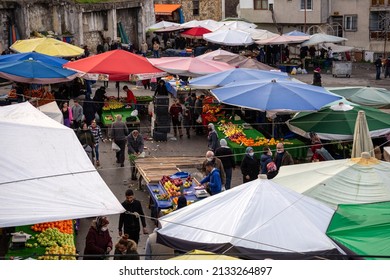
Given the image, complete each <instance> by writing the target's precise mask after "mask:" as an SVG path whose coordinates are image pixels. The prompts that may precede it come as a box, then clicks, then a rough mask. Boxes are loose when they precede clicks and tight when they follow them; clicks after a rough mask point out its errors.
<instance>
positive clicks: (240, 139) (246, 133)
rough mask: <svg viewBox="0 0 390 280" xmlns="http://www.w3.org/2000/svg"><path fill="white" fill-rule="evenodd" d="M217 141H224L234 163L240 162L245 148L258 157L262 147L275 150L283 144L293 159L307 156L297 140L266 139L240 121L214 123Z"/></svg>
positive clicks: (301, 144) (305, 148)
mask: <svg viewBox="0 0 390 280" xmlns="http://www.w3.org/2000/svg"><path fill="white" fill-rule="evenodd" d="M215 130H216V131H217V134H218V138H219V139H222V138H224V139H226V141H227V143H228V146H229V147H230V148H231V149H232V151H233V154H234V159H235V161H236V162H241V161H242V159H243V157H244V155H245V149H246V147H253V149H254V151H255V153H256V154H257V155H258V156H259V154H261V153H262V152H263V148H264V146H269V147H270V148H271V150H275V148H276V144H277V143H279V142H283V143H284V147H285V149H286V150H287V151H288V152H289V153H290V154H291V156H292V157H293V158H294V159H303V158H306V155H307V147H306V146H305V144H304V143H303V142H302V141H300V140H297V139H288V140H285V139H279V140H278V139H274V138H271V139H267V138H265V136H264V135H263V134H262V133H261V132H259V131H258V130H256V129H254V128H253V127H252V126H251V125H250V124H248V123H245V122H244V121H242V120H225V119H221V120H219V122H218V123H215Z"/></svg>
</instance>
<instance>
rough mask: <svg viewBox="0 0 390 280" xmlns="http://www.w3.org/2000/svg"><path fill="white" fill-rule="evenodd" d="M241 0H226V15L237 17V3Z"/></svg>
mask: <svg viewBox="0 0 390 280" xmlns="http://www.w3.org/2000/svg"><path fill="white" fill-rule="evenodd" d="M239 3H240V0H225V17H227V18H228V17H233V18H236V17H237V5H238V4H239Z"/></svg>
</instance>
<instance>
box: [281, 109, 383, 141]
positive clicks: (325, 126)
mask: <svg viewBox="0 0 390 280" xmlns="http://www.w3.org/2000/svg"><path fill="white" fill-rule="evenodd" d="M361 110H362V111H364V112H365V114H366V118H367V123H368V128H369V131H370V136H371V137H379V136H382V135H385V134H387V133H389V132H390V115H389V114H387V113H384V112H382V111H380V110H378V109H375V108H370V107H366V106H358V105H354V106H351V105H347V104H342V105H341V106H340V105H333V106H330V107H325V108H322V109H321V110H319V111H317V112H312V113H308V112H300V113H298V114H297V115H295V116H294V117H293V118H292V119H291V120H289V121H287V126H288V127H289V129H290V130H291V131H293V132H294V133H296V134H299V135H301V136H303V137H306V138H310V136H309V133H310V132H316V133H317V134H318V136H319V137H320V138H321V139H324V140H352V139H353V134H354V131H355V123H356V118H357V115H358V112H359V111H361Z"/></svg>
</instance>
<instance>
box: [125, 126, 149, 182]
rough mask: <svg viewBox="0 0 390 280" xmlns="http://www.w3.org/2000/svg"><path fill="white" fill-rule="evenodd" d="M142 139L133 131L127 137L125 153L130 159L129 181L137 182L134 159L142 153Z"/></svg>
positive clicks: (137, 132) (136, 131)
mask: <svg viewBox="0 0 390 280" xmlns="http://www.w3.org/2000/svg"><path fill="white" fill-rule="evenodd" d="M144 147H145V146H144V139H143V138H142V135H141V134H140V133H139V131H138V130H133V131H132V132H131V133H130V134H129V136H127V151H128V154H129V158H130V169H131V180H137V170H136V168H135V159H136V158H137V157H139V156H140V155H141V154H142V153H143V152H144Z"/></svg>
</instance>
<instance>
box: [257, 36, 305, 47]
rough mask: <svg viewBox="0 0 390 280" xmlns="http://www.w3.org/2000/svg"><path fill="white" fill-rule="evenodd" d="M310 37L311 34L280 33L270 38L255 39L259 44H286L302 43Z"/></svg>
mask: <svg viewBox="0 0 390 280" xmlns="http://www.w3.org/2000/svg"><path fill="white" fill-rule="evenodd" d="M307 39H309V36H289V35H279V36H275V37H271V38H268V39H263V40H257V41H255V43H256V44H258V45H284V44H294V43H295V44H296V43H301V42H303V41H306V40H307Z"/></svg>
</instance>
